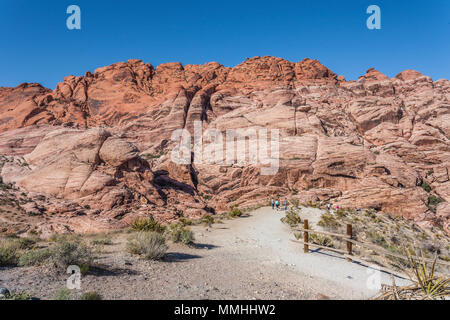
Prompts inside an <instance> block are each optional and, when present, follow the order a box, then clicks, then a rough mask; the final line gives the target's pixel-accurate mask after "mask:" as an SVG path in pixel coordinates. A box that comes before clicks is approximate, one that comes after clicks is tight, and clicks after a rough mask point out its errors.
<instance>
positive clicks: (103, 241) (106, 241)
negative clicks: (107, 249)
mask: <svg viewBox="0 0 450 320" xmlns="http://www.w3.org/2000/svg"><path fill="white" fill-rule="evenodd" d="M91 244H92V245H93V246H109V245H112V244H113V241H112V240H111V238H109V237H105V238H98V239H93V240H92V241H91Z"/></svg>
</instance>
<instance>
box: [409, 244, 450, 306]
mask: <svg viewBox="0 0 450 320" xmlns="http://www.w3.org/2000/svg"><path fill="white" fill-rule="evenodd" d="M406 252H407V254H408V260H409V263H410V265H411V266H412V270H413V273H414V276H415V279H411V280H413V281H415V282H416V283H417V284H418V285H419V286H420V288H421V290H422V293H423V295H424V296H423V298H424V299H441V298H444V297H446V296H449V295H450V278H445V277H437V276H436V275H435V268H436V260H437V255H435V257H434V260H433V263H432V265H431V269H429V270H428V269H427V266H426V263H425V259H424V255H423V252H421V256H422V260H421V261H420V262H418V261H417V260H416V259H414V258H413V256H412V254H411V252H410V251H409V249H406Z"/></svg>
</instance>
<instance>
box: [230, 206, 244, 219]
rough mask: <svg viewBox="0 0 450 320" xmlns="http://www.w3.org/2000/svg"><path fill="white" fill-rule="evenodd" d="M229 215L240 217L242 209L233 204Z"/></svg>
mask: <svg viewBox="0 0 450 320" xmlns="http://www.w3.org/2000/svg"><path fill="white" fill-rule="evenodd" d="M230 216H231V217H240V216H242V211H241V210H240V209H239V208H238V207H237V206H233V207H231V211H230Z"/></svg>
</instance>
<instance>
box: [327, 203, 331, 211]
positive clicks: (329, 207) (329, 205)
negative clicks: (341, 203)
mask: <svg viewBox="0 0 450 320" xmlns="http://www.w3.org/2000/svg"><path fill="white" fill-rule="evenodd" d="M327 208H328V211H330V210H331V203H329V204H328V205H327Z"/></svg>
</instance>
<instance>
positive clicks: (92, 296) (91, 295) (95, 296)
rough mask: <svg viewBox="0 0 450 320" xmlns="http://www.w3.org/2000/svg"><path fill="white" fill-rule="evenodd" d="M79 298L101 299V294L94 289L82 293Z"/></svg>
mask: <svg viewBox="0 0 450 320" xmlns="http://www.w3.org/2000/svg"><path fill="white" fill-rule="evenodd" d="M80 300H102V296H101V295H100V294H99V293H98V292H96V291H90V292H85V293H83V294H82V295H81V297H80Z"/></svg>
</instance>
